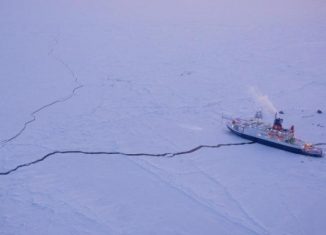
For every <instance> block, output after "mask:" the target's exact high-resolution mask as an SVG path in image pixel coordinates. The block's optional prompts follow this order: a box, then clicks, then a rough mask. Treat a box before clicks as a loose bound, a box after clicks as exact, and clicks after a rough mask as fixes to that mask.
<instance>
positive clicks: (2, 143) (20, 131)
mask: <svg viewBox="0 0 326 235" xmlns="http://www.w3.org/2000/svg"><path fill="white" fill-rule="evenodd" d="M53 40H54V43H55V45H57V44H58V39H56V38H54V39H53ZM55 45H54V46H55ZM54 46H52V47H51V48H50V50H49V52H48V55H49V56H52V57H53V58H54V59H55V60H57V61H58V62H59V63H60V64H61V65H62V66H63V67H65V69H66V70H67V71H68V72H69V73H70V75H71V76H72V77H73V78H74V83H75V84H77V85H76V86H75V87H74V88H73V89H72V91H71V92H70V94H69V95H67V96H66V97H63V98H60V99H57V100H55V101H52V102H51V103H48V104H46V105H43V106H42V107H40V108H38V109H36V110H34V111H33V112H32V113H31V114H30V116H31V117H32V118H31V119H30V120H28V121H26V122H25V123H24V124H23V127H22V128H21V129H20V130H19V131H18V132H17V133H16V134H14V135H13V136H11V137H10V138H7V139H4V140H1V141H0V148H3V147H4V146H5V145H6V144H7V143H9V142H11V141H13V140H14V139H16V138H18V137H19V136H20V135H21V134H23V132H24V131H25V130H26V129H27V127H28V125H30V124H31V123H33V122H35V121H36V116H37V114H38V113H40V112H41V111H43V110H44V109H47V108H49V107H51V106H53V105H56V104H58V103H63V102H66V101H67V100H69V99H71V98H72V97H73V96H75V94H76V91H77V90H79V89H80V88H82V87H83V85H82V84H81V83H80V82H79V80H78V76H77V75H76V73H75V72H74V71H73V70H72V69H71V67H70V66H69V65H68V64H67V63H66V62H64V61H63V60H62V59H61V58H59V57H58V56H56V55H54Z"/></svg>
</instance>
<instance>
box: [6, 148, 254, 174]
mask: <svg viewBox="0 0 326 235" xmlns="http://www.w3.org/2000/svg"><path fill="white" fill-rule="evenodd" d="M254 143H255V142H240V143H227V144H217V145H199V146H197V147H195V148H193V149H190V150H187V151H181V152H175V153H159V154H153V153H123V152H106V151H98V152H93V151H81V150H67V151H53V152H50V153H48V154H46V155H44V156H43V157H41V158H39V159H37V160H34V161H31V162H28V163H24V164H20V165H17V166H16V167H14V168H12V169H10V170H7V171H4V172H0V175H9V174H11V173H13V172H15V171H17V170H18V169H20V168H24V167H28V166H31V165H35V164H37V163H40V162H42V161H44V160H46V159H48V158H50V157H52V156H55V155H59V154H61V155H65V154H83V155H121V156H129V157H142V156H143V157H165V158H173V157H176V156H180V155H187V154H191V153H194V152H197V151H199V150H200V149H203V148H220V147H226V146H237V145H248V144H254Z"/></svg>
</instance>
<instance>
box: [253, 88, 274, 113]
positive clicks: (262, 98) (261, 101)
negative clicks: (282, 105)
mask: <svg viewBox="0 0 326 235" xmlns="http://www.w3.org/2000/svg"><path fill="white" fill-rule="evenodd" d="M249 93H250V95H251V96H252V97H253V99H254V100H255V102H256V103H257V105H259V106H261V108H263V109H264V110H265V111H267V112H269V113H271V114H275V113H276V112H277V109H276V108H275V106H274V105H273V103H272V102H271V101H270V99H269V98H268V96H267V95H264V94H263V93H262V92H261V91H260V90H259V89H258V88H257V87H253V86H250V87H249Z"/></svg>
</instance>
